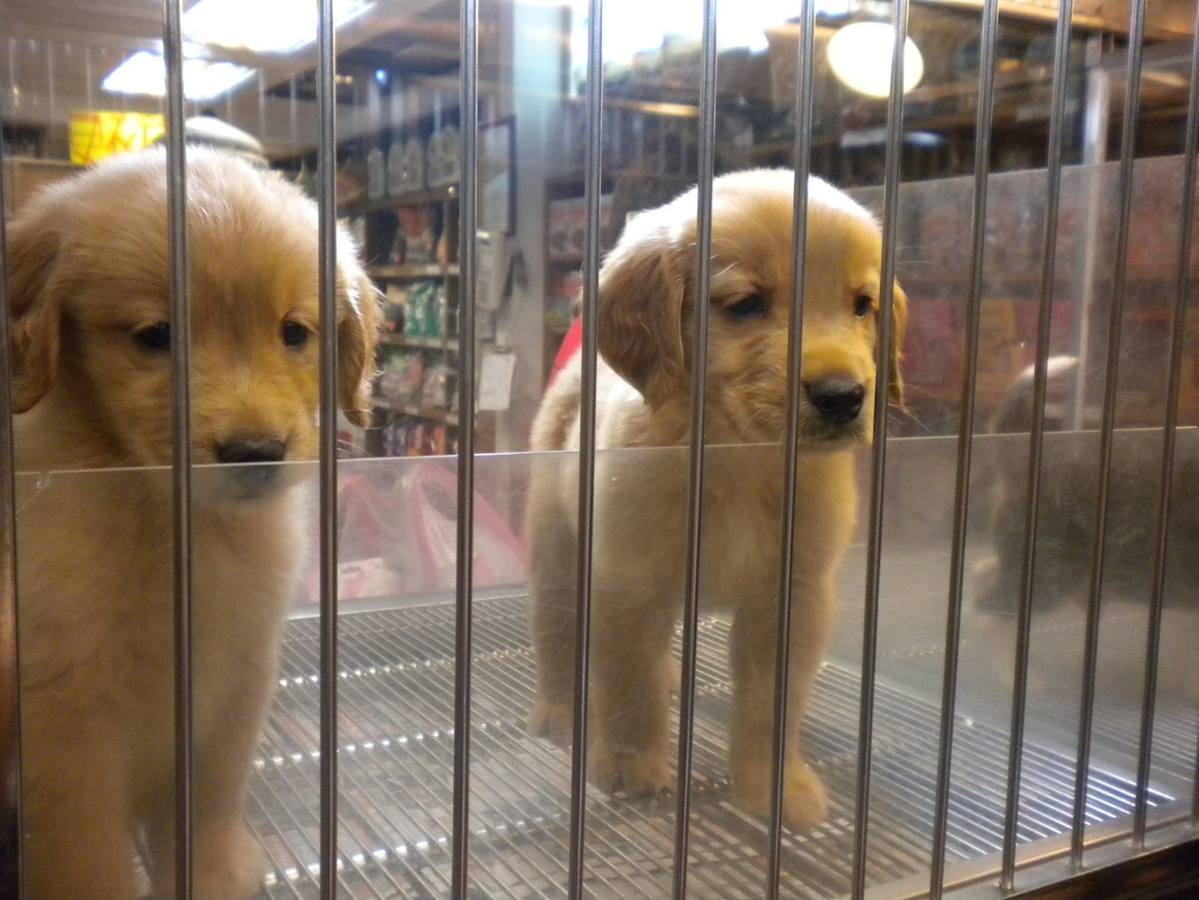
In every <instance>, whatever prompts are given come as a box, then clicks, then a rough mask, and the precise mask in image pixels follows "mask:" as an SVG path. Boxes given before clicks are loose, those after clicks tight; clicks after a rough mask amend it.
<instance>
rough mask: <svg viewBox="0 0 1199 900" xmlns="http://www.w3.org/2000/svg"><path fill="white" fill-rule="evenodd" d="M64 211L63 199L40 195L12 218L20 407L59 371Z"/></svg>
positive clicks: (16, 399) (30, 403)
mask: <svg viewBox="0 0 1199 900" xmlns="http://www.w3.org/2000/svg"><path fill="white" fill-rule="evenodd" d="M61 215H62V213H61V211H60V210H59V208H58V206H57V204H53V203H51V202H50V201H49V200H48V199H46V198H39V199H37V200H35V201H34V202H33V206H32V207H31V208H30V209H29V210H28V211H27V212H26V213H25V214H24V215H19V216H17V217H16V218H15V219H14V220H13V221H12V223H11V224H10V225H9V226H8V233H7V235H6V239H7V245H8V246H7V257H8V258H7V263H8V297H9V307H10V309H9V311H8V313H9V315H11V326H10V336H11V337H10V339H11V342H12V353H13V407H14V409H15V410H16V412H19V413H22V412H25V411H26V410H28V409H32V408H33V407H34V406H35V405H36V404H37V402H38V401H39V400H41V399H42V397H44V396H45V395H46V392H47V391H48V390H49V389H50V385H51V383H52V382H53V381H54V377H55V375H56V374H57V373H58V361H59V354H60V346H61V343H62V329H61V318H62V309H61V301H60V299H59V297H58V292H57V291H56V289H55V288H56V273H57V269H58V260H59V256H60V253H61V249H62V229H61Z"/></svg>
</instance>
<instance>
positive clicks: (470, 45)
mask: <svg viewBox="0 0 1199 900" xmlns="http://www.w3.org/2000/svg"><path fill="white" fill-rule="evenodd" d="M459 14H460V15H461V18H462V21H461V30H460V37H459V41H460V46H459V52H460V53H461V56H462V83H461V85H460V89H461V94H460V96H459V100H460V115H461V117H462V118H461V125H462V127H461V141H462V183H461V188H460V193H459V203H460V207H459V216H458V217H459V223H458V227H459V240H458V262H459V269H458V271H459V279H460V280H459V298H458V347H459V353H458V365H459V371H458V421H459V426H458V545H457V553H456V558H455V574H454V597H455V619H454V796H453V807H454V809H453V812H454V817H453V822H454V834H453V838H452V847H451V876H450V884H451V895H452V896H453V897H455V898H464V897H466V893H467V888H468V885H469V872H468V866H469V857H470V846H469V837H470V708H471V706H470V699H471V659H470V653H471V625H472V613H473V607H472V601H473V599H474V565H473V563H474V535H475V532H474V522H475V294H476V289H477V286H476V284H475V271H476V245H475V242H476V240H477V239H478V238H477V235H476V230H477V227H478V225H477V223H478V197H477V188H478V172H477V168H478V140H479V0H462V5H461V6H460V8H459Z"/></svg>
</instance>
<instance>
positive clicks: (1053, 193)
mask: <svg viewBox="0 0 1199 900" xmlns="http://www.w3.org/2000/svg"><path fill="white" fill-rule="evenodd" d="M1073 14H1074V4H1073V0H1061V2H1060V3H1059V4H1058V16H1057V26H1056V32H1055V38H1054V48H1053V82H1052V100H1051V102H1050V112H1049V146H1048V154H1047V161H1046V169H1047V172H1046V181H1047V196H1046V201H1045V230H1044V237H1043V239H1042V244H1041V247H1042V250H1041V253H1042V255H1041V278H1040V283H1039V285H1038V309H1037V345H1036V363H1035V367H1034V374H1033V402H1032V421H1031V423H1030V426H1029V438H1028V440H1029V451H1028V485H1027V491H1026V495H1025V510H1024V547H1023V563H1022V573H1021V591H1020V598H1019V608H1018V611H1017V634H1016V662H1015V677H1014V683H1013V686H1012V716H1011V728H1010V730H1009V732H1008V782H1007V790H1006V792H1005V797H1004V825H1003V852H1002V859H1001V865H1000V868H1001V872H1000V884H1001V886H1002V887H1003V889H1004V890H1010V889H1011V887H1012V883H1013V880H1014V878H1015V872H1016V826H1017V821H1018V818H1019V814H1020V765H1021V760H1022V756H1023V750H1024V708H1025V704H1026V702H1027V700H1028V647H1029V640H1030V637H1031V634H1030V626H1031V622H1032V591H1033V573H1034V570H1035V566H1036V552H1037V550H1036V537H1037V507H1038V505H1039V502H1040V496H1041V455H1042V450H1043V448H1044V443H1045V395H1046V389H1047V382H1048V378H1047V370H1048V363H1049V329H1050V325H1051V322H1052V319H1051V315H1052V312H1053V279H1054V271H1055V267H1056V264H1057V220H1058V205H1059V202H1060V200H1061V180H1062V119H1063V117H1064V116H1065V109H1066V64H1067V61H1068V57H1069V50H1070V30H1071V20H1072V18H1073Z"/></svg>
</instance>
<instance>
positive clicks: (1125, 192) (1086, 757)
mask: <svg viewBox="0 0 1199 900" xmlns="http://www.w3.org/2000/svg"><path fill="white" fill-rule="evenodd" d="M1145 5H1146V0H1136V2H1134V3H1133V4H1132V11H1131V16H1132V21H1131V24H1130V27H1129V38H1128V72H1127V77H1126V79H1125V87H1124V113H1123V115H1124V122H1123V126H1122V129H1121V134H1120V207H1119V212H1118V213H1117V225H1116V269H1115V272H1114V273H1113V277H1112V291H1111V298H1110V300H1109V308H1108V326H1107V358H1106V360H1105V362H1106V369H1105V372H1104V379H1103V419H1102V422H1101V424H1100V429H1099V485H1098V489H1097V490H1096V492H1095V534H1094V537H1093V540H1092V544H1091V572H1090V581H1089V594H1088V596H1087V624H1086V645H1085V647H1084V650H1083V678H1082V700H1081V703H1080V706H1079V720H1078V748H1077V753H1076V756H1075V760H1076V768H1075V773H1074V819H1073V823H1072V829H1073V830H1072V833H1071V841H1070V861H1071V863H1073V865H1075V866H1081V865H1082V854H1083V839H1084V837H1085V830H1086V808H1087V784H1088V780H1089V774H1090V757H1091V726H1092V721H1093V717H1094V711H1095V710H1094V706H1095V670H1096V665H1097V663H1098V657H1099V615H1100V612H1101V604H1102V602H1103V574H1104V572H1103V561H1104V555H1105V554H1104V551H1105V550H1106V548H1107V541H1106V539H1107V512H1108V490H1109V488H1110V486H1111V469H1112V439H1113V435H1114V433H1115V428H1116V390H1117V388H1118V387H1119V383H1120V350H1121V347H1120V343H1121V337H1122V335H1123V333H1124V329H1123V325H1124V287H1125V283H1126V273H1127V261H1128V260H1127V257H1128V223H1129V219H1130V217H1131V215H1132V186H1133V185H1132V181H1133V151H1134V149H1135V143H1134V142H1135V138H1136V128H1137V113H1138V111H1139V109H1140V94H1141V53H1142V43H1143V38H1144V34H1145ZM1080 377H1081V376H1080ZM1166 484H1167V480H1166V477H1165V476H1164V475H1163V486H1166ZM1159 599H1160V598H1159ZM1149 635H1150V637H1149V640H1150V645H1151V647H1152V650H1153V662H1154V663H1155V665H1153V666H1152V667H1151V670H1152V673H1153V675H1154V676H1156V674H1157V667H1156V660H1157V647H1156V635H1155V629H1154V627H1153V625H1152V623H1151V624H1150V629H1149ZM1146 690H1147V691H1148V692H1150V693H1151V691H1152V685H1151V684H1147V685H1146ZM1143 725H1144V723H1142V726H1143ZM1144 741H1145V738H1144V732H1143V731H1142V742H1144ZM1141 774H1142V773H1140V772H1139V771H1138V780H1137V794H1138V796H1140V794H1141V792H1142V791H1143V790H1144V789H1146V788H1147V787H1148V777H1149V776H1148V771H1146V772H1144V773H1143V774H1144V779H1145V780H1144V782H1142V781H1141ZM1139 815H1140V813H1139V812H1138V813H1134V819H1138V818H1139ZM1142 824H1143V823H1142ZM1138 833H1139V834H1140V835H1142V836H1143V831H1139V832H1138Z"/></svg>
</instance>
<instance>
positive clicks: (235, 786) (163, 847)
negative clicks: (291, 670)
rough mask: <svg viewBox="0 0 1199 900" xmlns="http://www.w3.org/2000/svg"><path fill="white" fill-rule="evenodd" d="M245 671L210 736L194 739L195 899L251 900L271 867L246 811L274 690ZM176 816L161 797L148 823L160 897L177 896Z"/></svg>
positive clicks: (158, 895)
mask: <svg viewBox="0 0 1199 900" xmlns="http://www.w3.org/2000/svg"><path fill="white" fill-rule="evenodd" d="M202 673H203V667H199V672H198V674H202ZM241 674H242V675H243V676H244V679H245V682H246V684H247V686H249V688H250V689H249V690H247V691H246V692H244V693H241V694H236V695H234V696H232V697H229V698H228V700H227V703H226V704H225V705H224V709H225V710H226V712H225V714H224V715H223V716H221V717H220V718H219V720H218V722H217V723H216V728H215V733H213V734H209V735H205V736H204V740H202V741H201V742H198V743H197V745H196V752H195V783H194V785H193V788H192V791H193V801H194V807H193V809H194V836H195V850H194V855H193V866H194V872H195V875H194V884H195V891H194V893H195V896H196V900H246V898H249V897H253V896H255V895H256V894H257V893H258V891H259V889H260V888H261V886H262V880H263V876H264V875H265V874H266V865H265V858H264V856H263V852H262V849H261V847H260V846H259V845H258V842H257V840H255V838H254V836H253V835H252V834H251V833H250V829H249V827H248V826H247V825H246V822H245V818H244V813H245V801H246V795H247V793H248V789H249V780H250V774H251V766H252V761H253V752H254V747H255V745H256V744H257V740H258V734H259V730H260V728H261V724H262V713H263V711H264V710H265V708H266V704H267V701H268V700H269V697H270V692H269V689H267V690H262V689H260V688H262V687H266V688H269V685H270V679H269V678H266V677H264V676H263V675H261V674H250V673H248V672H243V673H241ZM169 794H170V792H168V797H167V798H166V800H168V801H169V800H170V799H171V798H170V796H169ZM173 815H174V809H173V805H172V804H171V803H170V802H165V803H163V804H161V805H160V806H159V807H158V808H157V810H156V811H155V815H154V821H153V823H152V825H151V828H150V834H151V835H153V838H154V843H153V846H152V852H153V855H154V858H155V862H156V866H155V876H156V877H155V889H156V893H155V896H156V897H162V898H167V897H173V896H174V895H175V894H174V883H175V865H174V861H175V856H174V830H173V829H174V823H173Z"/></svg>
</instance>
